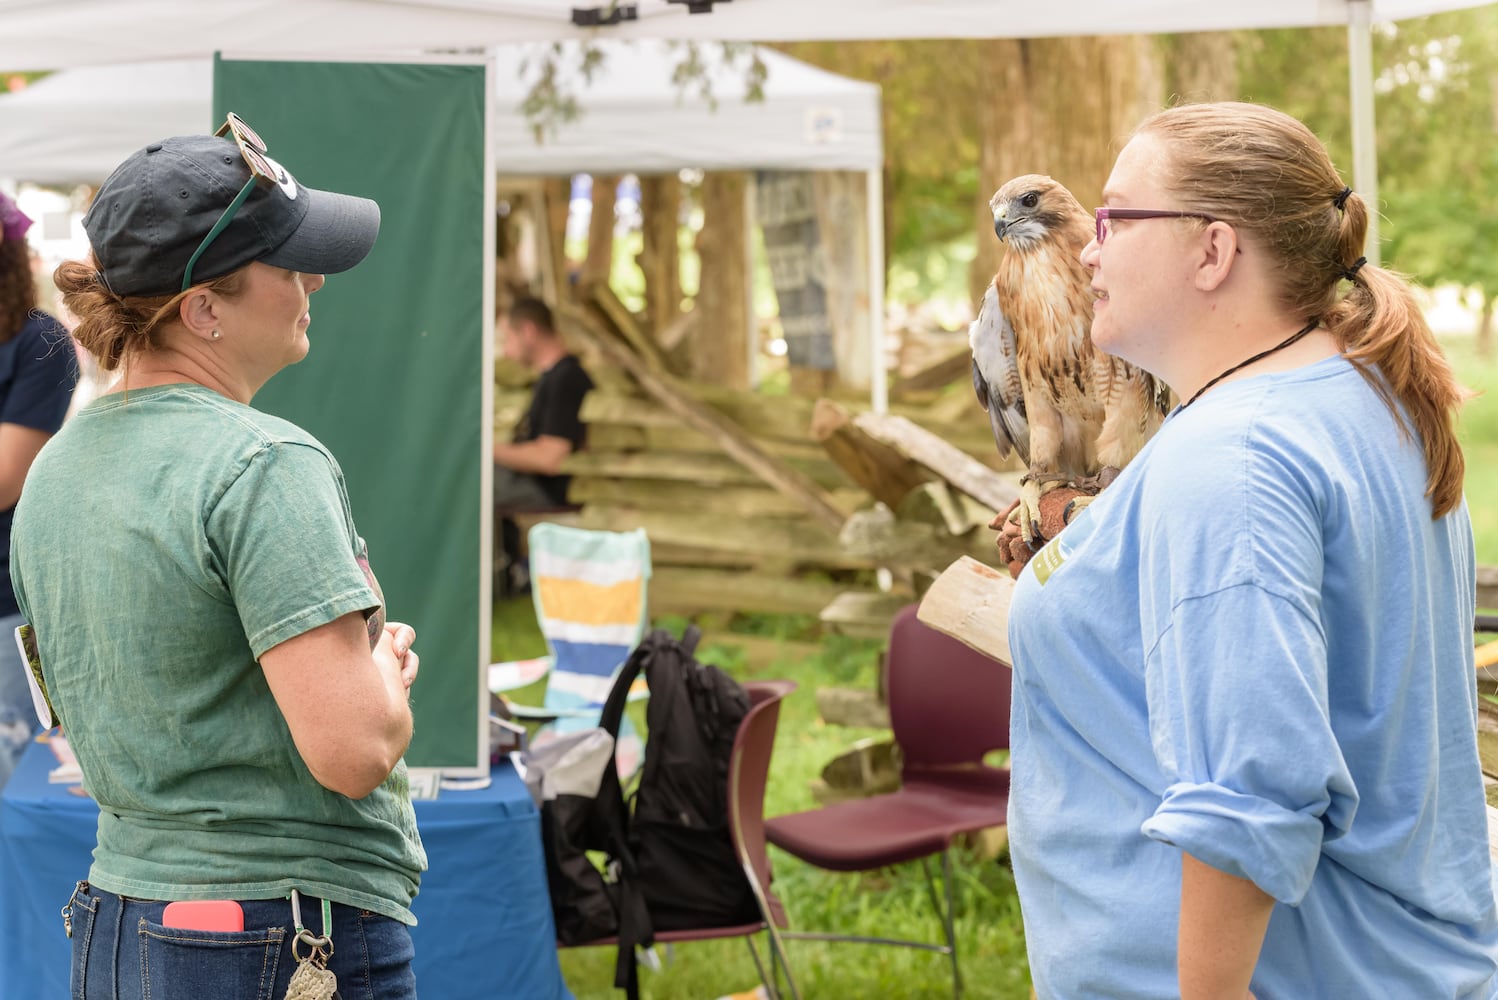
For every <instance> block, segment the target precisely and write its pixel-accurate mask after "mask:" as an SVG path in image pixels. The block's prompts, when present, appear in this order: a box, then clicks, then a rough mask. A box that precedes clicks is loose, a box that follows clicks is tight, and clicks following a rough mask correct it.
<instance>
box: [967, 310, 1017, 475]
mask: <svg viewBox="0 0 1498 1000" xmlns="http://www.w3.org/2000/svg"><path fill="white" fill-rule="evenodd" d="M967 339H968V345H969V346H970V347H971V348H972V349H973V388H974V389H975V390H977V393H978V402H979V403H981V404H983V408H984V409H985V410H987V411H988V423H989V426H991V427H992V428H993V439H994V443H995V444H997V445H998V446H999V455H1000V456H1001V457H1003V456H1007V455H1008V454H1009V451H1010V449H1011V448H1013V449H1014V451H1016V452H1018V453H1019V457H1020V460H1021V461H1023V462H1025V463H1026V464H1027V465H1028V464H1029V462H1030V424H1029V423H1028V422H1027V421H1026V420H1025V396H1024V391H1023V388H1022V386H1021V384H1020V376H1019V363H1018V353H1017V349H1016V347H1015V341H1014V327H1013V326H1011V325H1010V323H1009V318H1008V317H1007V316H1005V315H1004V311H1003V309H1001V308H1000V307H999V292H998V289H996V288H995V287H994V286H993V285H992V284H990V285H989V286H988V291H986V292H984V293H983V305H982V307H980V308H979V310H978V318H977V319H975V320H973V323H972V325H971V326H970V327H968V332H967Z"/></svg>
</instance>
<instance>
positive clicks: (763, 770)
mask: <svg viewBox="0 0 1498 1000" xmlns="http://www.w3.org/2000/svg"><path fill="white" fill-rule="evenodd" d="M744 690H745V691H746V692H747V693H748V695H749V713H748V714H747V715H745V716H744V721H743V722H741V723H739V729H738V732H737V733H736V734H735V735H734V739H733V750H732V751H731V752H730V754H729V758H728V827H729V830H730V831H731V832H732V835H733V840H734V848H735V850H736V851H737V853H738V858H739V864H740V865H741V866H742V867H743V869H744V875H745V876H746V877H747V878H748V879H749V886H750V888H751V889H752V890H753V891H754V898H755V899H756V900H757V901H758V902H759V912H760V914H761V919H760V920H758V921H756V922H754V923H750V924H739V925H736V926H733V927H704V928H701V929H696V930H671V931H657V932H656V934H655V940H656V943H658V944H676V943H680V942H685V941H707V940H711V939H714V938H730V937H742V938H743V939H744V940H745V942H746V943H747V944H748V945H749V954H750V955H751V956H753V958H754V967H755V968H756V969H757V970H758V971H759V978H760V981H761V982H763V983H764V984H765V989H766V990H767V991H768V994H769V997H770V998H771V1000H776V998H779V997H781V996H782V995H783V994H782V993H781V992H780V981H779V972H780V971H781V970H783V971H784V972H785V981H786V986H787V987H788V989H789V990H790V996H791V997H793V998H794V1000H801V994H800V992H799V991H798V990H797V989H796V982H795V980H794V979H793V978H792V976H791V968H790V964H789V963H788V962H787V961H786V956H785V943H784V941H782V939H781V938H782V935H781V931H782V930H783V929H784V928H785V926H786V919H785V907H784V906H782V905H781V903H780V899H779V898H778V897H777V896H776V895H775V893H774V891H773V890H772V889H771V888H770V855H769V850H768V849H767V848H766V846H765V784H766V782H767V779H768V778H769V774H770V755H771V753H772V752H773V751H774V749H775V730H776V728H777V726H778V725H779V724H780V701H781V699H782V698H784V697H785V696H786V695H788V694H790V693H791V692H792V691H794V690H796V682H795V681H752V682H750V683H747V684H745V685H744ZM760 931H765V932H767V934H768V936H769V939H770V969H769V971H768V972H767V971H766V969H765V966H764V963H763V962H762V961H760V957H759V949H757V948H756V947H755V946H754V935H756V934H758V933H759V932H760ZM617 944H618V939H617V938H612V937H610V938H603V939H600V940H598V941H589V942H587V943H586V944H582V945H577V946H576V947H581V948H591V947H594V946H595V945H617Z"/></svg>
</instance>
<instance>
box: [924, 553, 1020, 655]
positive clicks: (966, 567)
mask: <svg viewBox="0 0 1498 1000" xmlns="http://www.w3.org/2000/svg"><path fill="white" fill-rule="evenodd" d="M1013 598H1014V580H1013V579H1012V578H1011V577H1010V576H1009V573H1008V571H1006V570H1002V569H994V568H992V567H991V566H985V565H984V564H983V563H981V562H979V561H978V560H976V559H973V558H970V557H968V556H963V557H962V558H960V559H958V560H957V561H956V562H954V563H953V564H952V565H950V566H948V567H947V569H946V570H945V571H944V572H943V573H942V575H941V576H939V577H937V578H936V582H934V583H933V584H931V589H929V590H927V591H926V596H925V597H923V598H921V607H920V610H919V611H918V612H916V617H917V618H919V619H920V620H921V621H923V622H925V623H926V624H927V625H930V626H931V627H932V628H934V629H936V630H937V631H938V632H942V633H944V634H946V635H950V636H951V637H952V638H954V639H957V640H959V641H961V642H963V643H965V644H967V645H969V646H971V647H972V648H974V649H976V650H977V651H978V652H980V653H983V654H985V655H987V656H991V657H993V658H994V659H996V660H998V661H1000V662H1002V663H1004V664H1006V665H1007V664H1010V663H1013V660H1012V659H1011V658H1010V653H1009V602H1010V601H1011V600H1012V599H1013Z"/></svg>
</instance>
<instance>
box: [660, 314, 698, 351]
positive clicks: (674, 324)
mask: <svg viewBox="0 0 1498 1000" xmlns="http://www.w3.org/2000/svg"><path fill="white" fill-rule="evenodd" d="M696 329H697V310H695V309H692V310H690V311H688V312H684V313H682V314H681V315H679V316H677V317H676V318H675V319H674V320H672V321H671V322H670V323H667V324H666V325H665V326H663V327H660V328H659V329H658V330H657V331H656V335H655V339H656V342H657V343H659V344H660V345H661V349H662V350H664V351H666V352H667V353H668V354H669V353H671V352H674V351H675V350H676V349H677V348H678V347H680V346H681V345H682V344H683V343H685V342H686V341H687V340H688V339H690V338H691V336H692V334H693V333H694V332H695V331H696Z"/></svg>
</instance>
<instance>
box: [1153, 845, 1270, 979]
mask: <svg viewBox="0 0 1498 1000" xmlns="http://www.w3.org/2000/svg"><path fill="white" fill-rule="evenodd" d="M1273 909H1274V897H1272V896H1270V895H1268V894H1267V893H1265V892H1264V890H1262V889H1260V888H1259V887H1258V886H1256V885H1254V884H1253V882H1251V881H1249V880H1248V879H1243V878H1238V877H1237V876H1235V875H1229V874H1227V873H1226V872H1223V871H1219V870H1218V869H1216V868H1213V867H1212V866H1211V865H1208V864H1205V863H1203V862H1201V861H1198V860H1196V859H1195V858H1193V857H1192V856H1191V855H1189V854H1182V855H1181V923H1180V931H1179V936H1178V938H1177V946H1178V949H1179V952H1178V957H1177V967H1178V969H1179V973H1180V979H1181V1000H1244V998H1245V997H1248V996H1251V994H1250V993H1249V991H1248V986H1249V981H1250V980H1251V979H1252V978H1253V973H1254V966H1255V965H1256V964H1257V963H1258V961H1259V949H1260V948H1262V947H1263V945H1264V932H1265V930H1266V929H1267V928H1268V927H1269V914H1270V912H1271V911H1272V910H1273Z"/></svg>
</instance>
